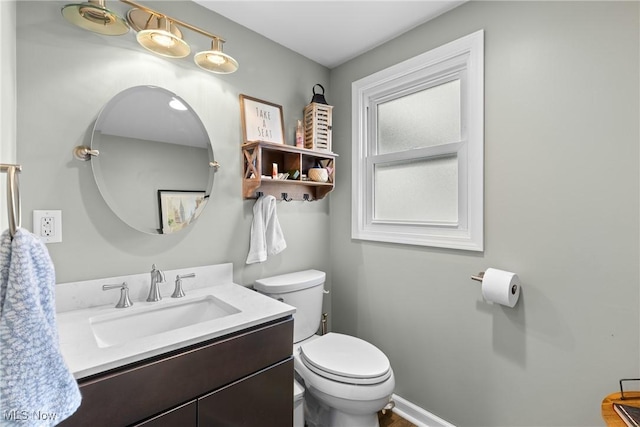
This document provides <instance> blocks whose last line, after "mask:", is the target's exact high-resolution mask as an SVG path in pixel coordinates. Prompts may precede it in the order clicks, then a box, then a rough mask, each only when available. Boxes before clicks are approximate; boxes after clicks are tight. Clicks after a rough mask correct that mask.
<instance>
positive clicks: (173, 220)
mask: <svg viewBox="0 0 640 427" xmlns="http://www.w3.org/2000/svg"><path fill="white" fill-rule="evenodd" d="M207 197H208V196H207V195H206V192H205V191H200V190H158V210H159V213H160V229H159V232H160V234H171V233H175V232H177V231H180V230H182V229H183V228H185V227H186V226H188V225H189V224H190V223H191V222H193V221H194V220H195V219H196V218H197V217H198V216H199V215H200V212H201V211H202V209H203V208H204V206H205V204H206V203H205V201H206V199H207Z"/></svg>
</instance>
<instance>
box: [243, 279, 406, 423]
mask: <svg viewBox="0 0 640 427" xmlns="http://www.w3.org/2000/svg"><path fill="white" fill-rule="evenodd" d="M325 277H326V276H325V273H324V272H322V271H318V270H305V271H299V272H296V273H290V274H283V275H280V276H274V277H268V278H265V279H260V280H257V281H256V283H255V286H254V287H255V289H256V290H257V291H259V292H261V293H264V294H266V295H268V296H270V297H272V298H275V299H278V300H280V301H282V302H284V303H286V304H289V305H292V306H294V307H295V308H296V313H295V314H294V327H293V342H294V345H293V355H294V366H295V372H296V378H298V380H299V381H300V382H301V383H303V385H304V387H305V389H306V392H305V393H304V412H305V421H306V423H307V425H309V427H320V426H322V427H325V426H326V427H379V424H378V415H377V413H378V411H380V410H381V409H382V408H384V407H385V406H386V405H387V404H388V403H389V400H390V399H391V394H392V393H393V390H394V387H395V378H394V376H393V370H392V369H391V365H390V364H389V359H388V358H387V356H385V354H384V353H382V352H381V351H380V350H379V349H378V348H376V347H375V346H373V345H372V344H370V343H368V342H366V341H364V340H361V339H359V338H355V337H352V336H349V335H343V334H338V333H328V334H326V335H322V336H320V335H316V332H317V331H318V328H319V326H320V321H321V314H322V295H323V293H324V282H325Z"/></svg>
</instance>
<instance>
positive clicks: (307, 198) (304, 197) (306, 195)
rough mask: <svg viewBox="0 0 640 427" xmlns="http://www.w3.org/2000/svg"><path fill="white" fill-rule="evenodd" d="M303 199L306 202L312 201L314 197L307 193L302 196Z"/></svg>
mask: <svg viewBox="0 0 640 427" xmlns="http://www.w3.org/2000/svg"><path fill="white" fill-rule="evenodd" d="M302 200H304V201H305V202H312V201H313V199H312V198H311V196H309V195H308V194H306V193H305V194H304V195H303V196H302Z"/></svg>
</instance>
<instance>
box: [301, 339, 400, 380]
mask: <svg viewBox="0 0 640 427" xmlns="http://www.w3.org/2000/svg"><path fill="white" fill-rule="evenodd" d="M300 356H301V358H302V362H303V363H304V364H305V366H307V367H308V368H309V369H310V370H312V371H313V372H315V373H316V374H318V375H320V376H322V377H325V378H328V379H331V380H334V381H339V382H344V383H348V384H378V383H381V382H383V381H385V380H386V379H388V378H389V377H390V376H391V365H390V363H389V359H387V356H385V354H384V353H383V352H381V351H380V350H379V349H378V348H377V347H375V346H374V345H372V344H370V343H368V342H366V341H364V340H361V339H359V338H356V337H352V336H349V335H342V334H337V333H331V332H330V333H328V334H326V335H323V336H322V337H320V338H318V339H316V340H314V341H311V342H308V343H304V344H302V345H301V346H300Z"/></svg>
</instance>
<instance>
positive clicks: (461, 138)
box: [352, 31, 484, 251]
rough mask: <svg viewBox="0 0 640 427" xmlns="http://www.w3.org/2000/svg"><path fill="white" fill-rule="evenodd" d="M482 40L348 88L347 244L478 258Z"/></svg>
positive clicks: (478, 36) (473, 38)
mask: <svg viewBox="0 0 640 427" xmlns="http://www.w3.org/2000/svg"><path fill="white" fill-rule="evenodd" d="M483 51H484V32H483V31H478V32H476V33H473V34H471V35H468V36H466V37H463V38H461V39H458V40H456V41H453V42H451V43H448V44H446V45H444V46H441V47H438V48H436V49H433V50H431V51H429V52H426V53H424V54H422V55H419V56H417V57H414V58H411V59H409V60H407V61H404V62H402V63H400V64H397V65H395V66H392V67H390V68H387V69H385V70H382V71H380V72H377V73H375V74H372V75H370V76H368V77H365V78H363V79H361V80H358V81H356V82H354V83H353V85H352V105H353V116H352V125H353V160H352V161H353V177H352V185H353V206H352V237H353V238H354V239H361V240H375V241H383V242H394V243H403V244H413V245H423V246H435V247H443V248H454V249H466V250H474V251H482V250H483V164H484V158H483V146H484V123H483V122H484V107H483V105H484V83H483V82H484V52H483Z"/></svg>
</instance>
